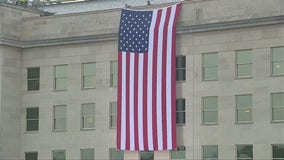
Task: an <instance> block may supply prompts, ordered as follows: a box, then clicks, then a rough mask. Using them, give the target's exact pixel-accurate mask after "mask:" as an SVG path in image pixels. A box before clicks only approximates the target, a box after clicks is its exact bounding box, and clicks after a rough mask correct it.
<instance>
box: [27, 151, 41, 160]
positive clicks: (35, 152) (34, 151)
mask: <svg viewBox="0 0 284 160" xmlns="http://www.w3.org/2000/svg"><path fill="white" fill-rule="evenodd" d="M29 153H36V157H37V160H38V152H37V151H27V152H25V160H27V159H26V154H29Z"/></svg>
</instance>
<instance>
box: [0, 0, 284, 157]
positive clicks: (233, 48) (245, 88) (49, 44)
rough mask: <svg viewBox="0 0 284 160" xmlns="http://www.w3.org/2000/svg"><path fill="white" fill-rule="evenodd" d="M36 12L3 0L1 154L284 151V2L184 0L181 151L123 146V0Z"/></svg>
mask: <svg viewBox="0 0 284 160" xmlns="http://www.w3.org/2000/svg"><path fill="white" fill-rule="evenodd" d="M256 2H257V3H256ZM167 5H169V4H160V5H152V6H143V7H137V8H143V9H145V8H152V7H163V6H167ZM40 15H41V14H40V13H39V12H37V11H35V10H31V9H27V8H23V7H19V6H13V5H9V4H0V16H1V18H0V55H1V56H0V58H1V61H0V64H1V65H0V70H1V72H0V73H1V74H0V77H1V78H0V81H1V83H0V84H1V87H0V95H1V99H0V101H1V105H0V159H1V160H16V159H26V160H30V159H34V158H36V159H40V160H45V159H70V160H71V159H88V158H90V159H125V160H138V159H151V158H152V159H155V160H164V159H165V160H166V159H188V160H198V159H214V158H215V159H222V160H233V159H255V160H257V159H259V160H260V159H267V160H268V159H275V160H276V159H284V155H283V154H284V1H282V0H269V1H267V0H258V1H254V0H239V1H235V0H199V1H185V2H183V4H182V8H181V13H180V17H179V21H178V27H177V57H176V59H177V143H178V149H177V150H175V151H155V152H140V153H139V152H136V151H124V152H120V151H116V150H115V146H116V125H115V124H116V93H117V88H116V80H117V32H118V26H119V18H120V9H108V10H101V11H90V12H82V13H70V14H61V15H52V16H40ZM153 157H154V158H153Z"/></svg>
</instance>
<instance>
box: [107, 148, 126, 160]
mask: <svg viewBox="0 0 284 160" xmlns="http://www.w3.org/2000/svg"><path fill="white" fill-rule="evenodd" d="M123 159H124V154H123V151H119V150H116V149H110V160H123Z"/></svg>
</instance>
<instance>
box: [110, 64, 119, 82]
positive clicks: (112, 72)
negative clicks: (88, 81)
mask: <svg viewBox="0 0 284 160" xmlns="http://www.w3.org/2000/svg"><path fill="white" fill-rule="evenodd" d="M113 63H117V67H118V61H116V60H113V61H110V86H111V87H117V83H116V84H115V83H113V80H114V78H113V77H114V75H116V82H117V81H118V68H117V70H116V71H115V72H114V70H113Z"/></svg>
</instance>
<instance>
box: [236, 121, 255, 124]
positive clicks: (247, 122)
mask: <svg viewBox="0 0 284 160" xmlns="http://www.w3.org/2000/svg"><path fill="white" fill-rule="evenodd" d="M235 124H236V125H242V124H253V122H252V121H246V122H236V123H235Z"/></svg>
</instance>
